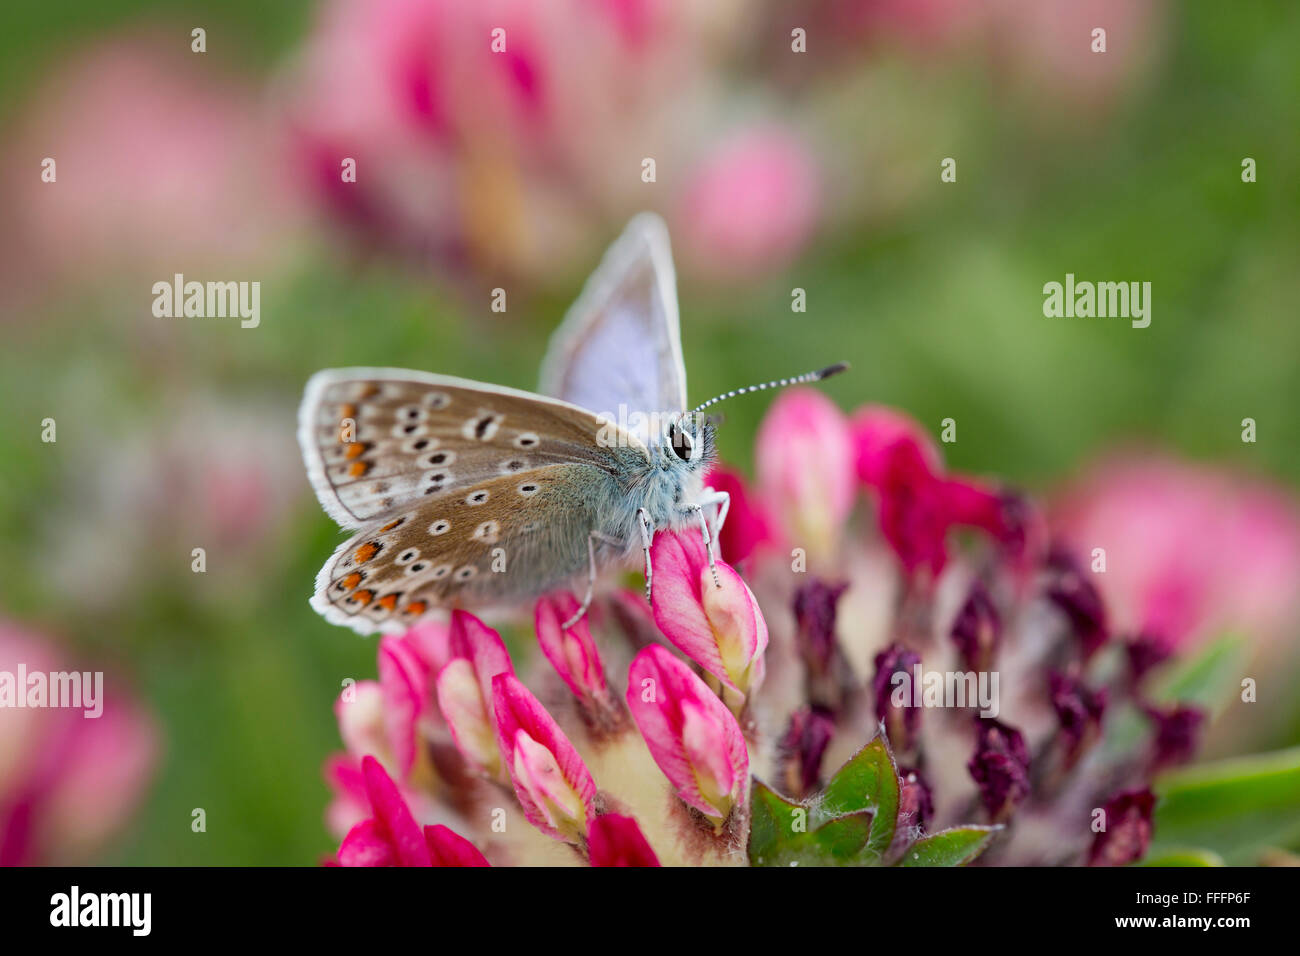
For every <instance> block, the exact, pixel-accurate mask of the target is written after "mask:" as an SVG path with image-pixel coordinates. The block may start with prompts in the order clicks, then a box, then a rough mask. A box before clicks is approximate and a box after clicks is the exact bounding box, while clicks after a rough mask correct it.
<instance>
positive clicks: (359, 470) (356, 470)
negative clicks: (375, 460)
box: [348, 461, 370, 478]
mask: <svg viewBox="0 0 1300 956" xmlns="http://www.w3.org/2000/svg"><path fill="white" fill-rule="evenodd" d="M369 470H370V465H369V464H367V463H366V462H364V461H354V462H353V463H352V464H351V465H349V466H348V474H349V475H350V476H351V477H353V478H360V477H362V476H363V475H365V473H366V472H368V471H369Z"/></svg>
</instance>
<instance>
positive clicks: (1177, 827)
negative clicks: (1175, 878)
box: [1148, 747, 1300, 866]
mask: <svg viewBox="0 0 1300 956" xmlns="http://www.w3.org/2000/svg"><path fill="white" fill-rule="evenodd" d="M1155 790H1156V794H1157V796H1158V797H1159V798H1160V800H1159V803H1157V804H1156V814H1155V834H1154V839H1153V843H1152V846H1151V850H1150V852H1149V853H1148V859H1149V860H1153V861H1158V860H1160V859H1161V858H1164V857H1168V856H1170V855H1173V854H1175V853H1178V852H1180V851H1182V850H1183V848H1185V847H1199V848H1202V849H1201V852H1208V853H1212V854H1216V855H1218V856H1219V857H1221V858H1222V860H1223V862H1225V863H1227V864H1228V865H1230V866H1244V865H1251V864H1255V863H1258V862H1259V859H1260V856H1261V854H1262V853H1264V851H1266V850H1269V849H1273V848H1278V849H1283V850H1290V851H1295V850H1296V849H1300V747H1297V748H1292V749H1290V750H1282V751H1277V752H1275V753H1269V754H1260V755H1256V756H1252V757H1238V758H1233V759H1230V760H1222V761H1218V762H1215V763H1207V764H1200V765H1197V766H1193V767H1186V768H1183V769H1179V770H1175V771H1172V772H1170V773H1167V774H1165V775H1164V776H1162V777H1160V778H1159V779H1157V781H1156V786H1155Z"/></svg>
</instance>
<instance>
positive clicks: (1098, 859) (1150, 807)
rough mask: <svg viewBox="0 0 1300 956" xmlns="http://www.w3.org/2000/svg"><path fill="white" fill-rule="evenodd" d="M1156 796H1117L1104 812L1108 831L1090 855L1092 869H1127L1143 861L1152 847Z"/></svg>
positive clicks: (1143, 791)
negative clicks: (1105, 867)
mask: <svg viewBox="0 0 1300 956" xmlns="http://www.w3.org/2000/svg"><path fill="white" fill-rule="evenodd" d="M1155 806H1156V795H1155V794H1154V793H1152V792H1151V790H1150V788H1144V789H1141V790H1128V791H1125V792H1124V793H1120V794H1116V795H1115V796H1114V797H1112V798H1111V799H1110V800H1108V801H1107V802H1106V805H1105V806H1104V807H1103V808H1102V809H1103V811H1104V812H1105V820H1106V827H1105V829H1104V830H1099V831H1098V832H1097V834H1096V836H1094V837H1093V840H1092V848H1091V849H1090V850H1089V852H1088V865H1089V866H1124V865H1125V864H1126V863H1132V862H1133V861H1134V860H1140V859H1141V858H1142V857H1143V855H1144V854H1145V853H1146V851H1147V847H1148V846H1150V845H1151V831H1152V825H1151V815H1152V812H1153V811H1154V810H1155Z"/></svg>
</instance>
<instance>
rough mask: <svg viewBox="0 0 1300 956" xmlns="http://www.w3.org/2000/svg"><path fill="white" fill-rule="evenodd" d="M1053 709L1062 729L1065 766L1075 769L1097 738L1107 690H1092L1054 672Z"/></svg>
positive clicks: (1051, 687)
mask: <svg viewBox="0 0 1300 956" xmlns="http://www.w3.org/2000/svg"><path fill="white" fill-rule="evenodd" d="M1048 681H1049V684H1048V691H1049V698H1050V701H1051V704H1052V709H1053V710H1054V711H1055V712H1056V719H1057V722H1058V723H1059V725H1060V728H1061V744H1062V747H1063V751H1064V757H1065V763H1066V765H1067V766H1072V765H1073V764H1074V763H1075V761H1077V760H1078V759H1079V756H1080V755H1081V754H1082V753H1083V751H1084V750H1085V749H1086V748H1087V746H1088V745H1089V744H1091V743H1092V741H1093V740H1095V739H1096V737H1097V735H1098V734H1100V733H1101V720H1102V717H1103V716H1104V714H1105V712H1106V690H1105V688H1099V689H1097V690H1090V689H1089V688H1088V687H1087V685H1085V684H1084V683H1083V681H1082V680H1080V679H1079V678H1077V677H1073V676H1069V675H1066V674H1062V673H1059V672H1057V671H1053V672H1052V673H1051V674H1049V675H1048Z"/></svg>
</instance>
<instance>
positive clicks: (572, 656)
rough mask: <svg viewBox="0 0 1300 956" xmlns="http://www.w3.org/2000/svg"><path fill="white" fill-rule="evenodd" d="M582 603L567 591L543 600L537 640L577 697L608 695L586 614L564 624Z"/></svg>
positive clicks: (537, 615)
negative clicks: (568, 625)
mask: <svg viewBox="0 0 1300 956" xmlns="http://www.w3.org/2000/svg"><path fill="white" fill-rule="evenodd" d="M578 606H579V605H578V601H577V598H575V597H574V596H573V595H572V594H569V593H568V592H567V591H564V592H557V593H556V594H551V595H547V596H546V597H543V598H542V599H541V600H539V601H538V602H537V605H536V607H535V608H534V609H533V626H534V628H535V629H536V631H537V643H538V644H540V645H541V647H542V653H543V654H545V655H546V659H547V660H548V661H550V662H551V666H552V667H554V668H555V670H556V673H558V674H559V675H560V678H561V679H562V680H563V681H564V683H565V684H566V685H568V688H569V690H571V691H573V694H574V696H575V697H579V698H582V699H585V700H593V699H600V698H603V697H605V695H606V687H605V668H604V665H603V664H601V661H600V652H599V651H597V650H596V642H595V641H594V640H592V638H591V629H590V628H589V627H588V626H587V617H586V615H584V616H583V617H582V618H581V619H579V620H578V621H577V622H576V623H575V624H574V625H573V626H572V627H570V628H565V627H564V626H563V625H564V622H565V621H568V620H569V619H571V618H572V617H573V615H574V614H576V613H577V611H578Z"/></svg>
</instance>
